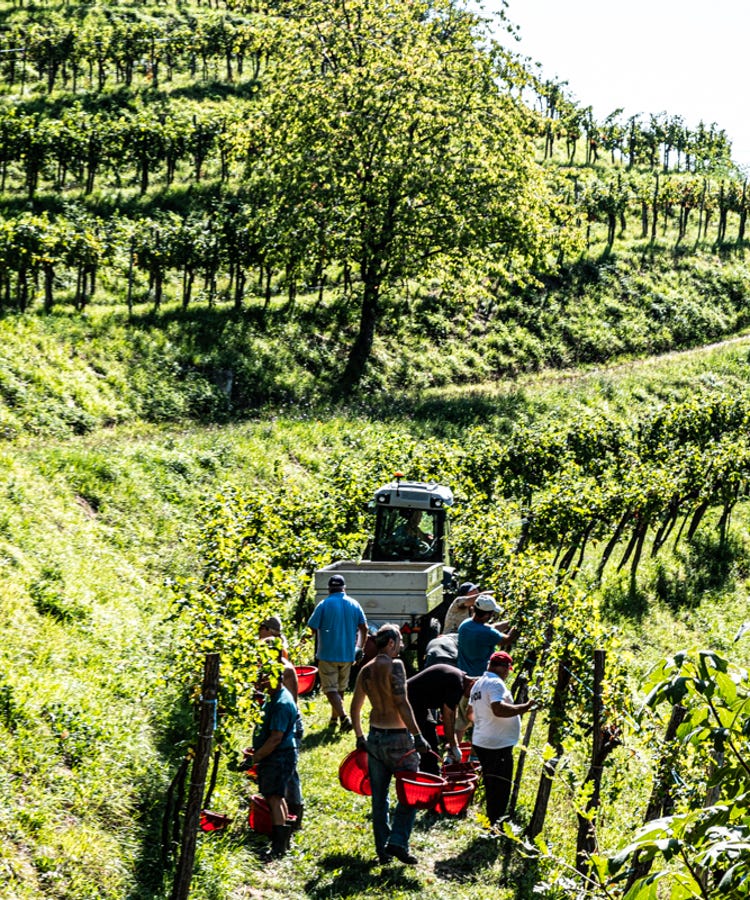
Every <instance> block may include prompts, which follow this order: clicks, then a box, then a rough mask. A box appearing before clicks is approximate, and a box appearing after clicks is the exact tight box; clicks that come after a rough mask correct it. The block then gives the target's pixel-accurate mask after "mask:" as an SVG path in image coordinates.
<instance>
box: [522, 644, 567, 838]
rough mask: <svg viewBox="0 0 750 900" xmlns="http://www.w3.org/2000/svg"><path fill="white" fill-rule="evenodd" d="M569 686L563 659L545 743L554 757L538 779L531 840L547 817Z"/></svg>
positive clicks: (529, 825) (529, 830)
mask: <svg viewBox="0 0 750 900" xmlns="http://www.w3.org/2000/svg"><path fill="white" fill-rule="evenodd" d="M569 685H570V659H569V658H567V657H563V659H561V660H560V662H559V663H558V666H557V682H556V684H555V690H554V693H553V694H552V704H551V707H550V715H549V730H548V732H547V743H548V744H549V745H550V746H551V747H552V748H553V750H554V752H555V755H554V756H553V757H552V758H551V759H547V760H545V763H544V768H543V770H542V775H541V778H540V779H539V787H538V789H537V794H536V802H535V803H534V811H533V813H532V814H531V820H530V822H529V824H528V826H527V828H526V834H527V836H528V837H530V838H531V839H532V840H533V839H534V838H535V837H536V836H537V835H538V834H540V833H541V831H542V827H543V826H544V820H545V818H546V816H547V806H548V804H549V798H550V794H551V792H552V781H553V779H554V777H555V772H556V770H557V765H558V763H559V761H560V757H561V756H562V752H563V748H562V726H563V721H564V717H565V702H566V699H567V693H568V686H569Z"/></svg>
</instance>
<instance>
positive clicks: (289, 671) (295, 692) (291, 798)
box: [245, 616, 305, 831]
mask: <svg viewBox="0 0 750 900" xmlns="http://www.w3.org/2000/svg"><path fill="white" fill-rule="evenodd" d="M272 618H275V616H273V617H272ZM262 628H263V626H262V625H261V632H260V633H261V634H262V633H263V631H262ZM280 633H281V629H279V634H280ZM262 641H263V643H264V644H268V645H269V646H270V647H271V648H272V651H271V652H272V654H274V655H275V657H276V660H277V662H279V663H281V664H282V665H283V666H284V669H283V672H282V674H281V683H282V684H283V685H284V687H285V688H286V689H287V690H288V691H289V693H290V694H291V695H292V699H293V700H294V703H295V705H296V706H297V721H296V723H295V726H294V746H295V749H296V750H297V756H298V757H299V753H300V750H301V749H302V738H303V736H304V733H305V728H304V724H303V722H302V716H301V715H300V711H299V703H298V696H299V679H298V677H297V670H296V669H295V668H294V666H293V665H292V664H291V663H290V662H289V660H288V659H287V657H286V652H285V648H284V647H282V646H281V642H280V638H279V637H264V638H262ZM254 762H255V760H254V759H253V758H250V759H248V760H246V761H245V768H249V767H250V766H251V765H253V764H254ZM284 798H285V800H286V805H287V809H288V812H289V815H290V816H294V821H293V823H292V831H297V830H298V829H299V828H301V827H302V814H303V812H304V809H305V804H304V800H303V798H302V784H301V783H300V779H299V772H298V771H297V763H296V761H295V764H294V771H293V772H292V775H291V778H290V779H289V781H288V783H287V787H286V792H285V794H284Z"/></svg>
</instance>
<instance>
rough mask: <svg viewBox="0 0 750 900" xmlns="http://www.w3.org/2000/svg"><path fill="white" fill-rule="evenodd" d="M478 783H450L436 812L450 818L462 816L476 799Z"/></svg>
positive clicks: (444, 790)
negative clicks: (475, 792) (475, 793)
mask: <svg viewBox="0 0 750 900" xmlns="http://www.w3.org/2000/svg"><path fill="white" fill-rule="evenodd" d="M476 789H477V785H476V782H475V781H473V782H470V783H468V782H465V781H463V782H462V781H454V782H448V783H447V784H446V785H445V787H444V788H443V792H442V794H441V795H440V798H439V799H438V802H437V803H436V805H435V812H437V813H443V814H444V815H449V816H460V815H461V813H462V812H465V811H466V810H467V808H468V806H469V804H470V803H471V801H472V799H473V798H474V791H476Z"/></svg>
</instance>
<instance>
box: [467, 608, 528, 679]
mask: <svg viewBox="0 0 750 900" xmlns="http://www.w3.org/2000/svg"><path fill="white" fill-rule="evenodd" d="M499 612H500V607H499V606H498V605H497V603H495V598H494V597H492V596H491V595H490V594H480V595H479V596H478V597H477V599H476V600H475V602H474V615H473V617H472V618H471V619H466V621H465V622H462V623H461V625H460V626H459V629H458V659H457V661H456V666H457V667H458V668H459V669H463V671H464V672H466V674H467V675H469V676H471V677H472V678H478V677H479V676H480V675H483V674H484V671H485V669H486V668H487V661H488V660H489V658H490V656H491V655H492V653H493V651H494V650H495V648H496V647H498V646H500V647H509V646H510V645H511V644H512V643H513V640H514V638H515V636H516V633H517V632H516V629H515V628H511V629H510V631H508V626H509V623H508V622H500V623H498V624H497V625H490V624H489V623H490V619H491V618H492V616H493V615H494V614H495V613H499Z"/></svg>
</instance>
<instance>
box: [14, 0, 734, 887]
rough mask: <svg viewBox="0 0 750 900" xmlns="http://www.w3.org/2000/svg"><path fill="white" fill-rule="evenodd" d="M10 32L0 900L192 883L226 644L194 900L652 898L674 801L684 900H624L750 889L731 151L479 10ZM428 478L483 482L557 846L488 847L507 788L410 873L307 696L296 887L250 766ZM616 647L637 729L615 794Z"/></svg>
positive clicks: (485, 561) (469, 495)
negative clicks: (203, 736)
mask: <svg viewBox="0 0 750 900" xmlns="http://www.w3.org/2000/svg"><path fill="white" fill-rule="evenodd" d="M2 8H3V13H4V15H3V22H2V26H1V27H0V438H1V439H2V445H1V446H0V466H1V467H2V478H1V480H0V483H1V484H2V485H3V490H2V492H1V493H0V566H1V567H2V574H3V579H2V584H3V591H2V597H3V603H2V613H1V614H0V636H1V637H2V641H0V660H1V662H2V665H1V666H0V672H1V673H2V675H0V786H1V788H0V789H1V790H2V798H3V801H4V803H3V804H2V807H0V809H1V810H2V811H1V812H0V898H1V900H41V898H59V900H90V898H92V897H97V898H101V900H122V898H124V897H127V898H130V900H164V898H166V897H169V896H170V895H171V886H172V878H173V874H174V864H175V858H176V854H177V847H178V844H179V828H180V820H179V816H177V817H176V818H174V817H172V816H171V815H170V809H171V808H173V807H174V805H175V803H176V805H177V806H179V802H178V801H179V797H178V796H177V795H178V794H179V784H178V783H179V780H180V779H179V776H180V773H181V772H182V773H183V774H184V772H185V765H186V762H187V761H188V760H189V758H190V756H191V754H192V752H193V746H194V744H195V739H196V710H197V704H196V700H197V698H198V697H199V694H200V687H199V679H200V673H201V669H202V665H203V659H204V655H205V653H207V652H219V653H220V654H221V658H222V663H221V664H222V671H221V675H222V683H221V694H220V704H219V709H220V715H219V717H218V724H219V733H218V739H217V742H218V746H219V748H220V750H221V753H220V755H219V757H218V763H217V770H216V771H217V780H216V785H215V789H214V793H213V796H212V805H213V806H214V807H215V808H216V809H218V810H219V811H223V812H226V813H227V814H228V815H229V816H230V817H231V819H232V823H231V825H230V827H229V829H228V830H227V831H226V832H224V833H220V834H219V833H217V834H201V835H199V840H198V853H197V858H196V865H195V874H194V881H193V891H192V894H191V896H192V897H195V898H196V900H240V898H253V900H255V898H260V897H263V898H276V897H278V898H279V900H281V898H290V897H295V898H296V897H300V898H302V897H308V898H310V897H311V898H314V900H323V898H331V897H334V898H336V897H339V898H342V900H344V898H347V900H348V898H352V900H354V898H365V897H370V896H373V895H375V894H380V893H384V892H387V893H389V894H392V895H393V896H394V897H417V896H420V897H424V898H429V900H443V898H446V897H449V896H450V897H451V898H456V897H459V898H462V897H467V898H468V897H471V898H473V900H481V898H485V897H486V898H490V897H492V898H493V900H511V898H514V900H530V898H531V897H533V896H543V897H548V898H550V900H566V898H572V897H574V896H576V897H577V898H578V897H580V896H582V894H581V892H582V891H583V894H584V895H585V896H587V897H591V898H599V897H601V898H607V900H620V898H623V897H624V896H625V894H626V890H627V889H626V888H625V887H624V884H625V878H624V877H623V871H626V870H627V865H630V863H632V862H633V861H634V854H636V849H638V847H637V845H636V844H634V843H631V842H632V841H633V840H634V839H635V838H634V833H635V831H636V829H637V827H638V826H639V825H640V824H641V823H642V822H643V821H644V820H645V819H649V820H650V819H652V818H653V815H652V813H653V811H654V803H655V800H654V798H655V796H656V798H657V799H659V812H660V813H663V814H664V815H665V816H667V815H668V814H669V813H670V812H671V813H673V814H674V818H672V817H669V821H668V823H667V824H666V825H665V826H664V827H665V828H667V829H672V830H671V831H669V833H668V834H666V832H658V833H656V834H655V837H654V842H653V844H648V846H646V845H645V844H642V845H640V849H641V850H643V851H644V852H645V853H646V855H647V856H649V858H650V857H654V858H655V859H656V861H657V864H656V865H655V866H654V869H653V873H654V874H655V875H657V874H658V878H660V879H661V878H663V879H664V882H665V885H664V887H663V888H661V887H659V888H656V887H653V886H652V885H650V884H645V885H642V888H643V891H644V893H640V894H639V893H636V894H635V895H634V894H632V893H631V894H630V895H628V896H627V900H635V897H636V896H638V897H646V896H648V897H655V896H661V894H659V891H662V890H663V891H670V890H672V889H674V892H673V893H672V894H671V896H675V897H677V896H679V897H693V896H695V897H698V896H699V897H701V898H702V900H706V898H709V897H710V898H711V900H713V898H714V897H717V898H718V897H724V896H726V895H727V890H729V891H730V894H729V896H733V895H732V894H731V891H732V890H737V891H739V893H738V894H737V896H744V894H743V893H742V892H743V891H744V892H745V893H746V885H747V884H748V883H750V881H748V877H747V865H746V856H747V852H746V847H747V829H748V828H749V827H750V820H748V814H747V801H746V797H747V796H748V794H749V793H750V788H749V787H748V783H747V777H746V773H747V770H748V763H747V760H748V743H747V742H748V733H749V732H748V726H747V704H748V700H747V673H746V671H744V670H743V669H742V668H741V665H742V664H743V663H744V661H745V659H746V656H747V653H746V649H745V648H746V643H747V627H746V623H747V618H748V615H747V601H746V596H747V588H748V579H749V578H750V518H748V510H747V508H746V507H747V503H746V498H747V485H748V483H750V368H749V367H748V360H749V359H750V355H749V354H750V338H748V337H747V329H748V326H749V325H750V319H749V318H748V315H749V313H748V297H749V296H750V269H749V268H748V264H747V262H746V255H745V254H746V249H747V247H746V245H747V240H746V234H745V230H746V216H747V211H748V208H750V200H748V197H747V191H746V186H745V183H744V179H743V178H742V176H741V174H740V173H739V172H738V171H737V170H736V168H735V167H734V165H733V164H732V161H731V141H730V139H729V137H728V136H727V135H726V134H725V133H724V132H723V131H722V130H721V129H719V128H718V126H717V127H711V128H708V129H706V128H703V127H701V128H699V129H697V130H695V131H690V130H688V129H685V128H684V127H683V126H682V125H681V124H680V122H679V120H677V119H676V118H674V117H670V116H667V115H666V114H665V115H664V116H662V117H658V116H651V117H648V118H647V117H642V118H641V117H631V118H630V119H628V120H625V121H620V120H619V118H618V117H617V116H616V115H613V116H612V117H610V118H609V119H608V120H607V121H605V122H596V121H594V119H593V118H592V116H591V114H590V110H588V111H587V110H586V109H585V108H581V107H579V106H578V105H577V104H576V103H573V102H572V101H571V100H570V99H569V98H567V97H566V95H565V92H564V90H563V89H562V86H561V85H558V84H555V83H551V82H546V83H542V82H540V81H539V79H538V78H536V77H535V76H534V74H533V72H531V71H530V70H529V69H528V67H527V66H526V65H525V64H524V63H523V61H522V60H519V59H517V58H515V57H514V56H513V55H512V54H509V53H508V52H507V51H503V50H501V49H500V48H498V47H496V46H494V45H493V44H492V42H491V40H490V36H489V34H488V31H487V28H486V24H485V23H483V22H482V21H481V20H479V19H477V17H476V16H475V15H474V14H473V13H470V12H469V11H467V10H466V9H464V8H463V6H461V5H460V4H454V3H452V2H448V0H445V2H444V0H432V2H430V3H422V2H417V3H409V4H404V3H395V4H394V3H385V2H381V0H368V2H365V0H351V2H349V0H347V2H346V3H341V2H334V3H328V2H326V3H323V2H322V0H321V2H318V0H310V2H308V3H306V4H304V5H301V4H297V3H291V2H288V0H279V2H274V3H271V4H257V3H253V2H234V0H232V2H226V3H225V2H224V0H220V2H218V3H215V4H213V5H208V6H207V5H204V4H200V3H195V4H193V3H181V4H172V3H167V4H161V5H154V4H151V3H138V4H131V3H121V4H117V5H114V6H113V5H107V4H100V3H95V4H77V3H72V4H58V3H55V2H49V3H45V4H39V5H38V4H32V5H28V4H26V5H23V4H15V3H5V4H4V5H2ZM395 470H402V471H404V472H406V473H407V475H408V477H410V478H415V479H435V480H440V481H442V482H445V483H447V484H450V485H451V486H452V487H453V489H454V491H455V493H456V496H457V500H458V502H457V504H456V507H455V509H454V510H453V511H452V516H453V529H454V530H453V547H452V552H453V560H454V563H455V564H456V566H457V567H458V569H459V571H460V573H461V574H462V575H463V576H464V577H466V578H470V579H472V580H475V581H477V582H479V583H481V584H482V585H484V586H487V587H489V588H491V589H494V590H495V591H496V592H497V594H498V595H499V596H502V598H503V600H504V602H505V604H506V606H507V608H508V614H509V615H510V616H512V618H513V620H514V622H515V623H517V624H518V626H519V628H520V631H521V637H520V639H519V642H518V644H517V646H516V648H515V649H514V655H515V657H516V660H517V666H516V668H517V670H518V671H524V672H527V673H529V674H531V673H533V678H532V679H531V690H532V691H533V693H534V695H535V696H536V697H537V698H538V699H539V701H540V707H541V708H540V714H539V717H538V719H537V724H536V725H535V731H534V733H533V735H532V737H531V738H530V741H529V747H528V751H527V757H526V760H527V761H526V769H525V774H524V778H523V781H522V782H520V786H519V794H518V803H517V806H516V809H515V811H514V822H515V823H516V825H517V826H518V829H519V832H518V833H517V835H516V837H517V838H519V839H520V829H523V828H528V826H529V825H530V822H531V821H532V819H538V818H539V817H538V816H537V797H538V796H540V795H541V794H543V793H544V789H543V788H542V787H540V785H545V784H547V783H548V782H550V778H549V777H548V774H549V773H550V772H551V773H552V778H551V783H552V786H551V788H550V792H549V793H548V794H547V800H548V801H549V805H548V807H546V808H545V815H546V821H543V823H542V824H543V826H544V827H543V828H542V830H541V832H540V835H539V837H540V841H539V842H538V843H537V844H536V845H532V843H531V842H530V840H527V841H526V844H525V845H523V846H522V845H521V844H519V843H518V842H516V843H513V840H512V839H511V837H510V836H507V835H506V837H505V838H501V837H499V836H498V835H490V834H489V833H488V831H487V829H486V828H485V827H484V824H485V823H484V822H483V819H482V816H481V809H482V804H481V792H480V798H479V801H480V802H476V803H475V805H474V807H473V808H472V809H471V810H470V811H469V813H468V815H467V816H465V817H462V818H459V819H449V818H440V819H437V818H436V817H431V816H430V815H429V814H428V815H423V816H421V817H420V820H419V825H418V827H417V831H416V834H415V845H416V847H417V852H418V855H419V856H420V859H421V862H420V866H419V867H418V868H416V869H415V870H413V871H411V870H410V871H406V870H403V869H401V868H398V867H396V868H380V867H376V866H375V864H374V862H373V858H372V847H371V840H370V834H369V825H368V820H367V808H368V807H367V802H366V801H364V800H363V798H361V797H356V796H354V795H350V794H346V793H344V791H343V790H341V789H340V788H339V787H338V785H337V782H336V767H337V765H338V763H339V762H340V760H341V758H342V757H343V755H344V754H345V753H346V752H348V750H349V749H351V743H352V742H351V741H350V740H349V738H347V737H345V736H341V735H338V734H331V733H329V732H328V731H326V729H325V723H326V718H327V717H326V708H325V702H324V700H323V699H322V698H321V697H320V696H319V695H314V696H313V697H312V698H310V699H309V701H306V702H305V703H304V704H303V715H304V717H305V722H306V728H307V733H306V738H305V743H304V750H303V753H302V757H301V763H300V766H301V771H302V778H303V782H304V789H305V793H306V802H307V813H306V815H307V821H306V824H305V827H304V828H303V830H302V832H301V833H300V835H299V836H298V837H297V838H296V839H295V849H294V851H293V853H292V854H291V855H290V856H289V857H288V858H287V859H285V860H284V861H283V862H281V863H278V864H276V865H272V866H266V865H264V864H263V863H262V862H261V861H260V859H259V856H258V851H260V850H262V848H263V846H264V844H265V840H264V839H263V838H260V837H258V836H255V835H253V834H252V833H251V832H250V831H249V829H248V827H247V825H246V818H247V807H248V795H249V793H250V792H252V790H253V787H252V785H251V784H249V783H248V782H247V781H246V779H245V778H244V776H242V777H240V776H239V775H238V774H237V773H235V772H232V771H231V769H230V768H228V766H227V763H228V762H230V761H231V760H233V759H235V758H236V756H237V754H238V752H239V751H240V749H241V748H242V747H244V746H246V745H247V743H248V741H249V735H250V732H251V729H252V723H253V721H254V719H255V718H256V717H257V714H258V710H257V704H255V703H254V700H253V694H252V691H251V685H252V684H253V681H254V675H253V673H254V672H255V671H256V670H257V668H258V666H259V664H260V662H261V660H260V658H259V653H258V646H257V641H256V635H257V626H258V623H259V622H260V620H261V618H262V617H263V616H264V615H266V614H268V613H274V614H280V615H282V618H283V620H284V622H285V625H286V631H287V635H288V638H289V640H290V646H291V650H292V654H293V657H294V658H295V661H297V662H307V661H309V660H310V656H311V652H312V648H311V646H310V639H309V633H308V630H307V629H306V628H305V627H304V623H305V621H306V618H307V614H308V612H309V611H310V608H311V605H312V602H313V599H312V595H311V590H310V578H311V573H312V571H313V570H314V569H315V568H316V567H318V566H320V565H322V564H327V563H329V562H330V561H331V560H333V559H337V558H342V557H348V556H357V555H358V554H359V552H360V551H361V548H362V546H363V545H364V542H365V539H366V537H367V535H368V532H369V529H370V527H371V522H370V520H369V518H368V514H367V512H366V504H367V502H368V501H369V499H370V497H371V496H372V491H373V489H374V488H375V487H377V486H378V485H379V484H380V483H382V482H384V481H386V480H388V479H390V477H391V476H392V473H393V472H394V471H395ZM682 649H686V650H687V651H690V652H689V653H688V655H687V656H685V657H682V656H677V657H674V658H673V661H672V662H671V663H669V664H668V665H667V666H666V667H664V668H657V669H656V670H655V674H649V673H650V672H652V669H653V667H654V666H655V665H658V663H659V661H660V660H661V659H662V658H663V657H665V656H670V655H671V654H674V653H677V651H680V650H682ZM698 649H701V650H704V651H706V653H704V655H703V656H699V657H697V659H698V662H694V661H693V660H694V657H693V655H692V654H693V652H694V651H696V650H698ZM595 651H598V652H603V653H604V654H605V655H606V679H605V685H604V688H603V698H604V701H603V702H604V707H605V711H604V718H605V722H604V723H603V724H604V727H605V728H606V729H608V734H609V735H610V736H612V737H614V738H616V740H614V741H613V744H612V746H611V751H612V752H611V753H610V754H609V755H608V758H607V760H606V765H603V766H601V767H599V768H601V770H602V772H603V783H602V784H603V786H602V790H601V794H600V796H599V798H598V801H599V804H598V805H597V804H593V805H591V804H590V801H591V799H592V797H593V795H594V792H593V787H592V780H591V779H590V778H589V777H588V774H589V771H590V768H589V763H590V759H589V751H590V744H591V734H592V730H593V729H592V708H593V699H592V698H593V695H594V691H595V689H598V688H597V685H596V684H595V682H594V665H593V658H594V653H595ZM537 664H538V667H537V668H536V670H534V668H533V667H534V666H536V665H537ZM517 674H518V673H517ZM568 676H569V677H568ZM563 682H564V683H565V685H566V687H565V688H564V689H561V688H560V684H562V683H563ZM649 691H652V695H651V699H652V700H653V707H654V708H653V709H651V707H650V706H648V707H647V708H644V705H643V702H644V698H645V696H646V695H647V694H648V692H649ZM681 702H684V705H685V707H686V709H687V710H688V711H687V712H686V715H687V716H688V718H687V720H686V721H687V724H686V725H685V727H684V728H683V729H682V731H681V732H680V733H679V734H678V735H677V738H676V742H675V743H674V744H670V742H669V741H667V740H666V738H665V737H664V735H665V729H666V727H667V721H668V719H669V715H670V712H671V709H672V707H673V706H674V705H677V704H679V703H681ZM712 716H713V717H715V718H716V719H717V721H714V718H712ZM688 726H690V727H688ZM720 752H721V753H723V754H724V755H723V756H720V755H719V753H720ZM738 760H739V761H738ZM722 767H723V768H722ZM594 768H596V767H594ZM545 773H547V774H545ZM665 773H666V774H667V776H669V777H666V776H665ZM545 779H546V781H545ZM665 779H666V780H665ZM660 785H661V790H662V791H663V793H664V794H665V797H666V799H664V798H660ZM662 801H663V802H662ZM707 807H708V808H709V809H710V812H706V811H705V810H706V808H707ZM587 817H589V818H587ZM541 818H542V819H544V815H542V816H541ZM589 820H590V821H591V823H592V828H593V832H592V833H594V834H595V837H596V841H597V846H596V847H595V848H592V845H591V844H590V843H587V844H586V854H585V869H586V872H587V875H588V880H587V881H585V882H582V881H581V880H580V875H581V870H580V866H581V864H580V860H578V863H579V869H578V874H576V871H575V863H576V850H577V847H580V844H579V843H578V842H580V841H581V840H582V839H583V838H585V837H586V828H587V825H586V823H587V822H588V821H589ZM714 826H715V827H716V828H717V829H719V830H718V831H717V830H715V828H714ZM717 835H718V837H717ZM673 841H676V842H677V844H675V843H673ZM743 842H744V843H743ZM675 846H679V850H680V852H679V853H675V852H673V851H674V849H675ZM634 848H635V849H634ZM592 849H593V850H596V851H597V852H591V851H592ZM618 860H619V862H618ZM735 860H739V862H737V865H736V866H735V865H734V861H735ZM707 861H708V862H707ZM641 862H643V857H642V856H641ZM701 871H703V872H705V876H704V877H698V876H696V872H698V873H699V875H700V873H701ZM724 876H726V879H727V880H726V881H721V880H720V879H721V878H723V877H724ZM618 878H619V880H617V879H618ZM670 879H672V881H671V883H670V881H669V880H670ZM637 890H640V888H637ZM654 892H656V893H654Z"/></svg>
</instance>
